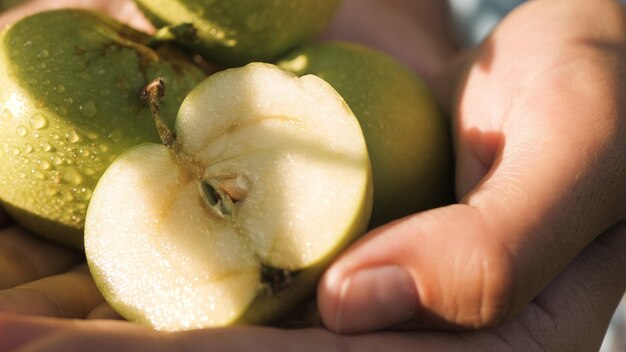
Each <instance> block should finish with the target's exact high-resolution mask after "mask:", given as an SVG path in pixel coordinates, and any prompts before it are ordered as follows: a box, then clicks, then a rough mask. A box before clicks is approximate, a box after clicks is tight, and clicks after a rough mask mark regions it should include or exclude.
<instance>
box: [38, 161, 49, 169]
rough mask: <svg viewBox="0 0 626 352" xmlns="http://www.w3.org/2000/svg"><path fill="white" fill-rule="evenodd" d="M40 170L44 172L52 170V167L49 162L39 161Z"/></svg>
mask: <svg viewBox="0 0 626 352" xmlns="http://www.w3.org/2000/svg"><path fill="white" fill-rule="evenodd" d="M39 168H40V169H42V170H50V168H52V165H50V163H49V162H48V161H47V160H39Z"/></svg>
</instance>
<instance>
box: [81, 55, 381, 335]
mask: <svg viewBox="0 0 626 352" xmlns="http://www.w3.org/2000/svg"><path fill="white" fill-rule="evenodd" d="M164 134H165V133H163V134H162V136H163V135H164ZM169 136H170V137H166V138H164V145H159V144H146V145H141V146H138V147H136V148H133V149H131V150H130V151H128V152H126V153H124V154H123V155H122V156H120V157H119V158H118V159H117V160H116V161H115V162H114V163H113V164H112V165H111V166H110V168H109V169H108V170H107V171H106V173H105V174H104V176H103V177H102V178H101V180H100V182H99V183H98V185H97V187H96V190H95V192H94V194H93V198H92V200H91V204H90V206H89V210H88V212H87V221H86V229H85V250H86V255H87V260H88V263H89V267H90V269H91V272H92V274H93V277H94V279H95V281H96V284H97V285H98V287H99V289H100V291H101V292H102V293H103V295H104V297H105V298H106V299H107V301H108V302H109V303H110V304H111V306H112V307H113V308H114V309H116V310H117V311H118V312H119V313H120V314H121V315H123V316H124V317H126V318H127V319H129V320H132V321H137V322H140V323H143V324H146V325H149V326H152V327H154V328H156V329H158V330H166V331H176V330H184V329H193V328H203V327H213V326H223V325H231V324H235V323H268V322H272V321H276V319H278V318H280V317H281V316H282V315H283V314H285V313H287V312H288V311H289V310H291V309H292V308H294V307H295V306H297V305H298V304H301V303H303V301H305V300H307V299H309V298H311V296H312V294H313V293H314V291H315V286H316V282H317V280H318V278H319V276H320V275H321V273H322V271H323V270H324V268H325V267H326V266H327V265H328V263H329V261H330V260H331V259H333V258H334V256H335V255H336V254H338V253H339V252H340V251H341V250H342V249H343V248H344V247H345V246H346V245H347V244H349V243H350V242H351V241H353V240H354V239H355V238H357V237H358V236H359V235H361V234H362V233H363V232H364V231H365V229H366V227H367V223H368V220H369V216H370V212H371V206H372V184H371V170H370V161H369V157H368V153H367V147H366V145H365V141H364V139H363V135H362V132H361V129H360V126H359V124H358V122H357V120H356V118H355V117H354V115H353V114H352V112H351V111H350V109H349V108H348V107H347V105H346V104H345V103H344V101H343V99H342V98H341V97H340V96H339V95H338V94H337V93H336V92H335V91H334V90H333V89H332V87H331V86H330V85H328V84H327V83H326V82H324V81H323V80H321V79H319V78H317V77H315V76H305V77H302V78H298V77H297V76H295V75H293V74H291V73H287V72H285V71H282V70H280V69H278V68H277V67H275V66H273V65H269V64H261V63H253V64H249V65H247V66H244V67H242V68H236V69H229V70H225V71H222V72H218V73H216V74H214V75H212V76H210V77H209V78H207V79H206V80H205V81H203V82H202V83H201V84H200V85H199V86H198V87H197V88H195V89H194V90H193V91H192V92H191V93H190V94H189V95H188V97H187V98H186V99H185V101H184V102H183V104H182V106H181V108H180V111H179V113H178V117H177V120H176V126H175V134H174V133H170V134H169ZM174 138H175V139H174ZM166 145H167V146H166Z"/></svg>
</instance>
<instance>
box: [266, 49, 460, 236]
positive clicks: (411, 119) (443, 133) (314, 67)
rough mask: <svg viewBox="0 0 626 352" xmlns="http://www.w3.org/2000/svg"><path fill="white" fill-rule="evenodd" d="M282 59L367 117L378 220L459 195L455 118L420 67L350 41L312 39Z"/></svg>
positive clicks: (365, 127) (378, 222)
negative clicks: (450, 122) (447, 113)
mask: <svg viewBox="0 0 626 352" xmlns="http://www.w3.org/2000/svg"><path fill="white" fill-rule="evenodd" d="M278 65H279V66H280V67H281V68H283V69H285V70H288V71H291V72H294V73H296V74H298V75H306V74H314V75H317V76H319V77H321V78H322V79H324V80H326V81H327V82H328V83H330V84H331V85H332V86H333V88H335V89H336V90H337V92H339V94H341V96H342V97H343V98H344V99H345V100H346V103H347V104H348V105H349V106H350V108H351V109H352V111H353V112H354V115H355V116H356V117H357V119H358V120H359V122H360V124H361V127H362V129H363V134H364V136H365V141H366V142H367V147H368V149H369V153H370V158H371V160H372V173H373V179H374V210H373V211H372V223H371V226H372V227H375V226H378V225H382V224H384V223H387V222H389V221H392V220H395V219H398V218H400V217H403V216H406V215H409V214H413V213H416V212H419V211H422V210H426V209H429V208H434V207H437V206H441V205H445V204H448V203H450V202H452V201H453V200H454V183H453V166H452V165H453V160H454V158H453V156H452V142H451V138H450V130H449V125H448V121H447V119H446V116H445V115H444V114H443V113H442V111H441V110H440V108H439V106H438V104H437V102H436V100H435V98H434V96H433V94H432V93H431V92H430V90H429V88H428V87H427V86H426V84H425V83H424V82H423V81H422V80H421V79H420V78H419V77H418V76H417V75H416V74H415V73H414V72H412V71H410V70H409V69H408V68H407V67H405V66H404V65H403V64H401V63H399V62H397V61H396V60H395V59H393V58H392V57H390V56H388V55H386V54H384V53H382V52H379V51H377V50H374V49H370V48H367V47H364V46H362V45H358V44H352V43H347V42H326V43H315V44H309V45H306V46H304V47H302V48H299V49H296V50H294V51H293V52H291V53H290V54H288V55H287V56H286V57H285V58H284V59H282V60H281V61H280V62H279V63H278Z"/></svg>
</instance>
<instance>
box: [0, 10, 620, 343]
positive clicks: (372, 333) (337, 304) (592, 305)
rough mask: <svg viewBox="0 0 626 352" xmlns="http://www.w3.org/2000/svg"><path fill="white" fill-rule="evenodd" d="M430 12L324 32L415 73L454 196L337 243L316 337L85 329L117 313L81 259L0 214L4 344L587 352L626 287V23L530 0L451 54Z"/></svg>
mask: <svg viewBox="0 0 626 352" xmlns="http://www.w3.org/2000/svg"><path fill="white" fill-rule="evenodd" d="M35 3H37V2H35ZM58 3H61V2H58ZM103 3H104V2H103ZM111 3H113V2H111ZM55 4H57V2H55ZM440 4H441V2H440V1H429V0H421V1H409V0H406V1H405V0H394V1H388V0H384V1H382V0H367V1H365V0H353V1H350V0H346V1H345V3H344V6H343V8H342V10H341V12H340V14H339V16H338V18H337V20H336V22H335V23H334V24H333V25H332V26H331V30H330V31H329V33H328V34H327V36H328V37H332V38H338V39H351V40H355V41H360V42H362V43H366V44H370V45H373V46H377V47H379V48H382V49H383V50H385V51H387V52H388V53H390V54H392V55H394V56H396V57H397V58H399V59H400V60H402V61H404V62H405V63H407V64H408V65H409V66H410V67H411V68H413V69H415V70H416V71H417V72H419V73H421V74H423V75H424V76H425V77H426V78H427V80H428V82H429V83H430V84H431V85H432V86H433V88H434V89H435V91H436V92H437V93H438V95H439V97H440V100H441V102H442V105H443V106H444V107H445V108H446V109H447V110H448V111H449V112H450V115H451V116H453V126H454V136H455V147H456V153H457V154H456V155H457V194H458V198H459V202H458V204H455V205H451V206H448V207H444V208H439V209H434V210H431V211H427V212H423V213H420V214H416V215H413V216H409V217H407V218H404V219H399V220H397V221H395V222H393V223H390V224H388V225H385V226H383V227H381V228H378V229H375V230H373V231H372V232H371V233H369V234H368V235H367V236H366V237H364V238H363V239H362V240H361V241H359V242H358V243H357V244H356V245H354V246H353V247H351V249H350V250H348V251H347V252H346V253H345V254H344V255H343V256H342V257H341V258H340V259H339V260H338V261H336V262H335V263H334V265H333V266H332V267H331V268H330V270H329V271H328V272H327V273H326V275H325V277H324V279H323V280H322V282H321V283H320V285H319V289H318V306H319V308H320V312H321V316H322V319H323V322H324V324H325V327H324V328H321V327H316V328H305V329H295V330H281V329H274V328H266V327H236V328H228V329H219V330H199V331H190V332H183V333H176V334H159V333H155V332H153V331H151V330H149V329H146V328H143V327H139V326H136V325H133V324H129V323H126V322H123V321H115V320H110V319H105V320H102V319H98V320H81V319H80V318H93V317H98V318H114V317H115V314H114V313H113V312H111V311H110V308H108V307H107V306H106V305H105V304H103V303H102V302H103V301H102V298H101V297H100V295H99V294H98V292H97V291H96V290H95V289H94V288H93V282H92V280H91V278H90V277H89V274H88V273H87V272H86V271H84V269H82V268H81V267H80V266H81V265H82V262H83V258H82V257H80V255H78V254H76V253H74V252H72V251H69V250H66V249H63V248H60V247H58V246H56V245H52V244H49V243H46V242H43V241H42V240H39V239H36V238H33V237H32V236H31V235H29V234H28V233H26V232H25V231H24V230H22V229H20V228H19V227H17V226H15V225H13V224H11V222H10V220H9V219H8V218H7V217H6V216H4V215H0V224H2V225H1V226H3V228H2V230H0V239H1V240H2V241H3V242H2V245H0V258H1V259H0V261H1V263H2V265H0V285H1V287H2V288H3V290H2V291H0V311H2V312H4V313H0V350H7V349H11V348H17V347H23V348H26V347H27V348H28V349H30V350H35V351H36V350H42V349H46V350H68V349H72V348H74V349H80V348H85V347H86V346H91V347H89V348H90V350H94V349H102V350H112V349H115V350H136V349H137V348H139V347H141V348H144V349H150V350H156V351H158V350H160V349H163V350H172V349H174V348H176V349H181V350H182V349H187V350H195V349H197V350H211V349H215V350H219V351H237V350H246V349H254V350H258V348H259V346H263V347H264V348H266V349H268V350H274V351H280V350H296V349H297V350H298V351H303V350H305V351H306V349H307V348H308V349H310V350H313V351H319V350H330V351H349V350H363V349H365V348H367V349H368V350H404V349H406V350H409V349H412V350H417V349H425V350H434V351H447V350H470V351H472V350H476V351H480V350H498V351H499V350H503V351H517V350H519V351H522V350H523V351H528V350H541V349H543V350H549V351H560V350H563V351H578V350H579V351H587V350H597V349H598V348H599V345H600V343H601V341H602V337H603V335H604V332H605V329H606V326H607V324H608V321H609V319H610V317H611V314H612V312H613V311H614V309H615V307H616V306H617V303H618V301H619V299H620V298H621V297H622V296H623V294H624V292H625V290H626V279H625V277H626V275H624V268H626V256H624V255H623V253H624V252H625V251H626V223H625V220H626V205H625V204H626V203H624V202H623V199H626V188H624V187H623V185H624V184H625V182H626V168H625V166H624V165H626V155H625V154H626V150H625V149H624V148H623V142H622V141H623V140H625V138H626V109H625V108H626V106H625V104H626V97H625V95H626V87H624V84H625V83H624V82H626V80H625V78H626V67H625V66H624V65H625V64H624V63H626V57H625V56H626V31H625V30H624V28H626V12H624V9H623V8H622V7H619V5H618V4H617V3H616V2H613V1H611V0H552V1H547V0H546V1H532V2H529V3H528V4H527V5H524V6H522V7H520V8H519V9H518V10H517V11H515V12H514V13H512V14H511V15H510V16H509V17H508V18H507V19H506V20H505V21H504V22H503V23H502V24H501V25H500V26H499V27H498V28H497V29H496V31H495V32H494V34H493V35H492V36H491V37H490V38H489V39H488V40H487V41H486V42H485V43H484V44H483V45H482V46H481V47H479V48H477V49H475V50H473V51H469V52H459V51H457V50H456V49H455V46H454V44H453V43H452V42H451V41H450V40H449V39H450V36H449V33H448V32H447V30H446V27H445V26H444V25H443V24H442V23H443V22H444V21H435V20H433V18H440V19H441V18H442V17H436V16H439V15H441V16H443V9H442V8H441V7H440V6H441V5H440ZM88 5H89V6H96V5H97V2H91V3H90V4H88ZM120 6H126V5H123V4H122V3H121V2H120ZM101 9H103V10H106V9H104V8H101ZM355 11H356V12H355ZM13 16H17V15H13ZM403 16H406V17H403ZM420 17H421V20H420ZM14 18H17V17H14ZM130 18H134V17H133V16H131V17H130ZM371 18H376V19H377V20H378V21H384V19H385V18H391V19H393V21H389V23H388V26H387V25H386V26H381V25H379V26H371V25H370V26H367V24H368V23H371V22H368V21H371ZM554 18H559V19H560V21H553V19H554ZM368 19H370V20H368ZM348 20H351V21H352V22H348ZM4 23H6V22H4ZM348 23H352V25H350V26H348ZM373 27H375V29H376V30H374V28H373ZM357 33H359V34H358V35H357ZM396 33H404V34H406V35H403V36H398V35H396ZM425 33H429V36H426V35H425ZM408 43H411V44H410V45H409V44H408ZM407 49H411V50H407ZM416 52H417V53H427V54H425V55H423V56H422V55H415V53H416ZM390 237H393V239H392V238H390ZM33 251H35V253H37V255H32V253H33ZM26 253H28V255H26ZM4 263H8V264H7V265H4ZM5 278H6V279H5ZM77 288H80V289H77ZM67 318H72V320H70V319H67ZM76 318H78V319H76ZM420 327H427V328H430V329H425V330H421V329H418V328H420ZM432 328H435V329H441V330H439V331H436V330H432ZM476 328H481V329H480V330H476ZM376 331H378V332H376ZM342 333H343V334H342ZM357 333H359V334H357Z"/></svg>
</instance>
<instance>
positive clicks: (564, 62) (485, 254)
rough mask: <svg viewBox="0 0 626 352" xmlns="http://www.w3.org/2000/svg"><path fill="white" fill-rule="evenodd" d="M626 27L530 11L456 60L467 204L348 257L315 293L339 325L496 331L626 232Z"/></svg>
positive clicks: (455, 102)
mask: <svg viewBox="0 0 626 352" xmlns="http://www.w3.org/2000/svg"><path fill="white" fill-rule="evenodd" d="M556 18H558V19H559V20H558V21H555V19H556ZM625 27H626V13H625V11H624V8H623V7H621V5H619V4H617V3H616V2H614V1H589V0H576V1H572V0H559V1H536V2H528V3H527V4H526V5H524V6H522V7H520V8H519V9H517V10H516V11H515V12H514V13H512V14H511V15H510V16H509V17H508V18H507V19H505V20H504V22H503V23H502V24H501V25H500V26H499V27H498V28H497V29H496V30H495V32H494V33H493V35H492V36H491V37H490V38H489V39H488V40H487V41H486V42H485V43H484V44H483V45H482V46H481V47H480V48H477V49H476V50H474V51H472V52H469V53H465V54H464V55H463V56H460V57H459V58H456V59H455V58H452V59H451V60H452V61H451V62H452V63H453V66H452V69H450V70H441V71H440V73H443V75H444V78H445V80H444V81H436V80H433V81H432V82H434V87H435V89H436V90H437V91H438V92H439V93H440V96H441V100H442V102H443V104H444V106H445V107H447V108H448V110H449V111H450V112H451V114H452V115H453V125H454V134H455V136H454V137H455V143H456V151H457V170H456V171H457V175H456V176H457V194H458V196H459V199H460V202H459V204H456V205H452V206H449V207H445V208H440V209H435V210H432V211H427V212H424V213H421V214H416V215H414V216H410V217H407V218H404V219H401V220H399V221H396V222H394V223H391V224H389V225H387V226H383V227H381V228H379V229H376V230H374V231H372V233H370V234H369V235H368V236H367V237H366V238H364V239H363V240H362V241H360V242H359V243H357V244H356V245H355V246H353V247H352V248H351V249H350V250H348V252H347V253H345V255H343V256H342V258H340V259H339V260H338V261H337V262H336V263H335V264H334V265H333V267H331V269H330V270H329V271H328V272H327V274H326V276H325V278H324V280H323V281H322V283H321V285H320V287H319V289H318V302H319V306H320V309H321V312H322V315H323V318H324V321H325V323H326V325H327V326H328V327H329V328H331V329H332V330H335V331H341V332H353V333H354V332H361V333H362V332H367V331H372V330H376V329H380V328H385V327H389V326H393V325H394V324H399V323H407V322H408V323H410V324H411V325H412V326H414V327H429V328H433V327H435V328H437V327H439V328H458V327H462V328H484V327H486V326H494V325H497V324H500V323H502V322H505V321H507V319H510V318H512V317H514V316H516V314H518V313H519V312H520V311H523V310H524V309H528V308H525V307H527V305H528V304H529V302H534V303H531V305H532V304H538V303H539V302H541V300H539V301H538V299H540V298H541V297H542V294H543V293H542V292H545V291H546V290H548V289H547V288H546V287H548V285H549V284H550V282H552V280H554V279H555V278H556V277H558V276H559V275H560V274H561V273H562V272H563V270H564V269H565V268H566V267H567V266H568V265H570V264H571V263H572V261H573V260H576V259H575V258H577V256H578V255H579V254H580V253H581V251H582V250H583V249H584V248H585V247H587V246H588V245H589V244H590V243H594V241H596V240H597V238H598V236H600V235H601V234H602V233H604V232H605V231H607V230H608V229H610V228H612V227H614V226H616V225H617V224H620V223H622V224H623V222H624V220H626V202H624V199H626V187H624V185H625V184H626V168H625V165H626V149H624V147H623V141H624V140H626V113H625V111H626V109H625V108H626V86H625V85H626V79H625V78H626V66H625V63H626V35H625V33H626V31H624V28H625ZM446 75H448V77H446ZM446 92H448V93H449V94H446ZM622 226H623V225H622ZM599 243H601V241H599V242H598V243H595V244H593V246H595V245H599ZM617 253H619V252H617ZM597 260H602V258H601V257H599V258H598V259H597ZM621 265H622V266H621V270H620V271H618V272H615V275H617V279H618V281H616V282H614V283H615V284H616V285H617V286H615V287H616V289H617V296H616V297H619V296H621V295H622V294H623V292H624V287H625V285H626V282H624V281H625V280H624V277H625V275H624V266H623V264H621ZM568 270H569V269H568ZM607 289H609V288H607ZM610 289H613V288H610ZM538 294H539V296H537V295H538ZM563 294H564V295H566V294H565V293H563ZM572 294H573V293H572ZM536 297H537V298H536ZM533 299H534V301H533ZM572 303H574V298H572ZM602 304H606V305H607V306H609V307H611V309H614V308H615V306H616V304H617V299H611V300H608V301H602ZM562 308H564V307H563V306H560V307H557V308H552V307H549V308H548V309H549V310H552V309H562ZM553 312H554V313H555V314H558V312H557V311H556V310H554V311H553ZM596 323H597V322H596ZM602 324H604V325H603V326H606V324H608V319H606V320H603V321H602ZM505 326H506V325H505ZM589 326H590V327H591V324H589ZM571 337H572V338H577V336H571ZM587 337H591V336H587ZM601 338H602V334H599V335H596V336H595V337H594V339H595V340H596V341H597V340H598V339H601ZM547 350H552V349H549V348H548V349H547Z"/></svg>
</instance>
